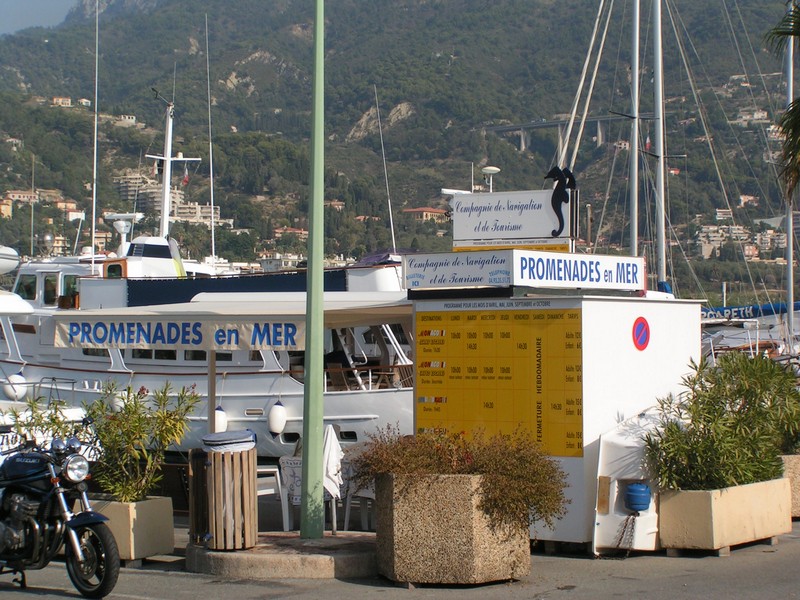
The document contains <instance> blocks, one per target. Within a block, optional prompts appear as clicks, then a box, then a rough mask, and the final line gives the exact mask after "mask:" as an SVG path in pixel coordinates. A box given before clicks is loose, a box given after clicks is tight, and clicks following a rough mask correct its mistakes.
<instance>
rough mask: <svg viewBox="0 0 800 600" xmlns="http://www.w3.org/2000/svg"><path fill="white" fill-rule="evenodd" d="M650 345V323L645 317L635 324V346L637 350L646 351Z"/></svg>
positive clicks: (637, 320)
mask: <svg viewBox="0 0 800 600" xmlns="http://www.w3.org/2000/svg"><path fill="white" fill-rule="evenodd" d="M649 343H650V323H648V322H647V319H645V318H644V317H639V318H638V319H636V320H635V321H634V322H633V345H634V346H636V349H637V350H644V349H645V348H647V344H649Z"/></svg>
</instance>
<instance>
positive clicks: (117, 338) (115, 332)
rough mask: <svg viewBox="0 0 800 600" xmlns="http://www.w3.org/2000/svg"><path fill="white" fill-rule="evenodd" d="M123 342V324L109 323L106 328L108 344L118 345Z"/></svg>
mask: <svg viewBox="0 0 800 600" xmlns="http://www.w3.org/2000/svg"><path fill="white" fill-rule="evenodd" d="M124 342H125V324H124V323H116V324H114V323H111V324H109V326H108V343H109V344H119V343H124Z"/></svg>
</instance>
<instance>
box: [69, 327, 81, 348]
mask: <svg viewBox="0 0 800 600" xmlns="http://www.w3.org/2000/svg"><path fill="white" fill-rule="evenodd" d="M80 332H81V326H80V325H79V324H78V323H70V324H69V343H70V344H71V343H72V340H73V339H74V338H75V336H76V335H78V334H79V333H80Z"/></svg>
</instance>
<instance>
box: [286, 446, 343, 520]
mask: <svg viewBox="0 0 800 600" xmlns="http://www.w3.org/2000/svg"><path fill="white" fill-rule="evenodd" d="M278 464H279V465H280V468H281V480H282V485H281V489H280V494H281V509H282V511H283V530H284V531H292V530H293V529H294V507H295V506H300V503H301V501H302V496H301V495H300V494H301V489H302V486H303V458H302V457H299V456H281V457H280V458H279V459H278ZM323 501H324V502H326V503H329V504H330V511H331V523H332V525H333V531H334V532H335V531H336V498H334V497H333V496H331V495H330V494H329V493H328V492H327V491H325V492H323Z"/></svg>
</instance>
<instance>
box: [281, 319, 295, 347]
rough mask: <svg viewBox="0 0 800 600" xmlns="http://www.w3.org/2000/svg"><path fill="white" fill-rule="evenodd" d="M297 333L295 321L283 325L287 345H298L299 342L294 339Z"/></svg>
mask: <svg viewBox="0 0 800 600" xmlns="http://www.w3.org/2000/svg"><path fill="white" fill-rule="evenodd" d="M295 335H297V325H295V324H294V323H285V324H284V326H283V339H284V340H285V342H286V345H287V346H296V345H297V342H295V341H294V336H295Z"/></svg>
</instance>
